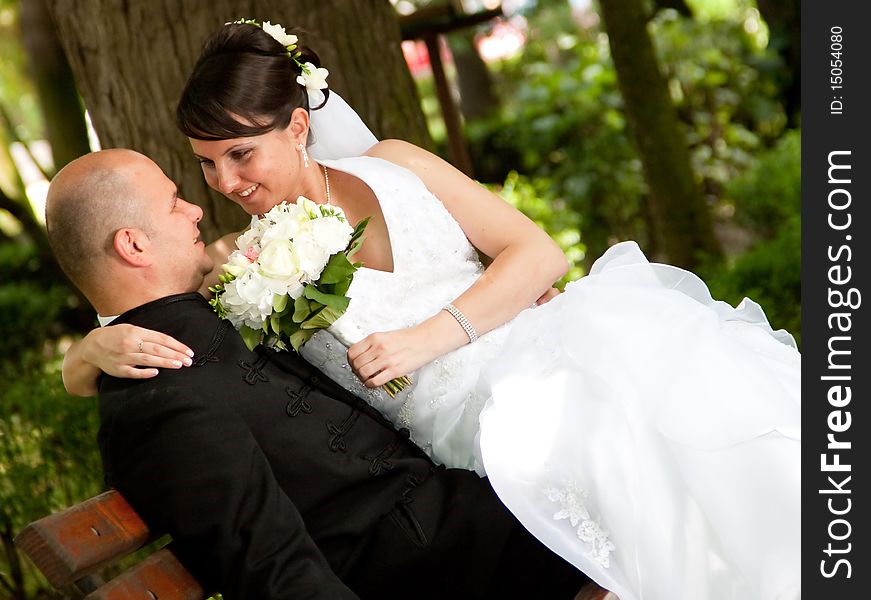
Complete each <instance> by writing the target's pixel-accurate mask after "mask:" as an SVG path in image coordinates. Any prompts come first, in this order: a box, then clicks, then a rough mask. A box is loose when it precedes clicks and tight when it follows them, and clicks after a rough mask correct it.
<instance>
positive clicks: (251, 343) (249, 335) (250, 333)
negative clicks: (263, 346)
mask: <svg viewBox="0 0 871 600" xmlns="http://www.w3.org/2000/svg"><path fill="white" fill-rule="evenodd" d="M239 335H241V336H242V341H243V342H245V345H246V346H248V349H249V350H254V348H256V347H257V345H258V344H260V340H261V332H260V331H259V330H257V329H251V328H250V327H248V326H247V325H242V328H241V329H239Z"/></svg>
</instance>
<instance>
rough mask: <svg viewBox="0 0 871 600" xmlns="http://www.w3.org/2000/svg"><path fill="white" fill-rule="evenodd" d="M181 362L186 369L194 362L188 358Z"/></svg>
mask: <svg viewBox="0 0 871 600" xmlns="http://www.w3.org/2000/svg"><path fill="white" fill-rule="evenodd" d="M182 362H183V363H184V366H186V367H189V366H191V365H192V364H194V361H192V360H191V359H189V358H186V359H184V360H183V361H182Z"/></svg>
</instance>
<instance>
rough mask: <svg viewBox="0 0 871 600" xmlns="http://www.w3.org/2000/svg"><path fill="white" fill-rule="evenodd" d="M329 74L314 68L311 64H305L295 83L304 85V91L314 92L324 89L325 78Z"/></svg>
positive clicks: (321, 69)
mask: <svg viewBox="0 0 871 600" xmlns="http://www.w3.org/2000/svg"><path fill="white" fill-rule="evenodd" d="M329 74H330V72H329V71H327V70H326V69H325V68H323V67H315V66H314V65H313V64H312V63H310V62H307V63H305V64H304V65H303V70H302V73H301V74H300V75H299V76H298V77H297V78H296V82H297V83H298V84H300V85H304V86H305V89H306V90H308V91H310V92H314V91H317V90H322V89H325V88H327V87H329V86H327V77H328V76H329Z"/></svg>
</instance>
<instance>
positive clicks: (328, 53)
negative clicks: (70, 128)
mask: <svg viewBox="0 0 871 600" xmlns="http://www.w3.org/2000/svg"><path fill="white" fill-rule="evenodd" d="M47 3H48V6H49V10H50V11H51V14H52V16H53V18H54V21H55V23H56V24H57V27H58V30H59V31H60V35H61V39H62V42H63V45H64V48H65V49H66V53H67V56H68V58H69V60H70V64H71V65H72V68H73V73H74V74H75V76H76V81H77V83H78V85H79V90H80V92H81V94H82V97H83V98H84V101H85V105H86V106H87V107H88V110H89V111H90V114H91V118H92V121H93V124H94V128H95V129H96V131H97V134H98V135H99V137H100V142H101V144H102V146H103V147H104V148H109V147H127V148H132V149H134V150H137V151H139V152H142V153H144V154H146V155H148V156H149V157H151V158H152V159H153V160H154V161H155V162H156V163H157V164H159V165H160V166H161V167H162V168H163V170H164V171H165V172H166V173H167V175H168V176H169V177H171V178H172V179H174V180H175V181H176V183H177V184H178V186H179V190H180V193H181V194H183V195H184V196H185V197H186V198H187V199H188V200H190V201H192V202H196V203H197V204H199V205H200V206H202V207H203V208H204V209H205V212H206V217H205V218H204V219H203V223H202V227H201V228H202V230H203V233H204V236H205V237H206V238H207V239H213V238H215V237H217V236H218V235H220V234H223V233H226V232H227V231H231V230H233V229H239V228H240V227H243V226H244V225H245V224H246V223H247V219H246V217H245V216H244V215H243V214H242V213H241V212H240V211H239V209H238V208H236V207H235V206H234V205H233V204H232V203H230V202H228V201H227V200H226V199H225V198H223V197H222V196H220V195H219V194H217V193H215V192H212V191H211V190H210V189H209V188H208V187H207V186H206V184H205V181H204V180H203V177H202V173H201V172H200V168H199V165H198V164H197V162H196V161H195V160H194V159H193V158H192V156H191V151H190V147H189V145H188V142H187V140H186V139H185V138H184V137H183V136H182V135H181V134H180V133H179V132H178V131H177V130H176V129H175V125H174V112H175V105H176V102H177V100H178V97H179V96H180V94H181V90H182V88H183V87H184V84H185V82H186V80H187V77H188V75H189V74H190V71H191V69H192V68H193V64H194V62H195V61H196V58H197V56H198V55H199V51H200V49H201V47H202V44H203V42H204V41H205V39H206V37H207V36H208V35H209V34H210V33H211V32H212V31H214V30H215V28H217V27H218V26H220V25H221V24H223V23H224V22H227V21H232V20H235V19H237V18H240V17H246V18H257V19H263V20H268V21H272V22H278V23H281V24H282V25H284V26H286V27H288V28H291V27H293V28H297V29H301V30H302V32H303V33H302V35H301V41H302V43H304V44H306V45H308V46H310V47H312V48H313V49H314V50H315V51H316V52H317V53H318V54H319V55H320V57H321V60H322V62H323V64H324V65H325V66H326V67H327V68H328V69H329V70H330V87H331V88H332V89H334V90H337V91H338V92H339V93H340V94H342V96H343V97H344V98H345V99H346V100H348V103H349V104H351V105H352V106H353V107H354V108H355V109H356V110H357V111H358V112H359V113H360V116H361V117H362V118H363V120H364V121H365V122H366V123H367V124H368V125H369V127H370V128H371V129H372V130H373V132H374V133H375V134H376V135H377V136H378V137H379V138H382V139H383V138H387V137H399V138H403V139H406V140H409V141H411V142H413V143H417V144H419V145H424V146H428V145H429V134H428V133H427V130H426V122H425V119H424V116H423V113H422V111H421V109H420V103H419V100H418V96H417V91H416V88H415V87H414V82H413V80H412V79H411V75H410V73H409V72H408V69H407V68H406V65H405V61H404V59H403V56H402V52H401V49H400V35H399V26H398V24H397V22H396V18H395V14H394V12H393V8H392V7H391V5H390V3H389V2H388V0H358V1H355V2H345V1H342V0H295V1H294V2H292V3H290V2H282V1H281V0H210V1H209V2H204V1H202V0H182V1H177V0H47Z"/></svg>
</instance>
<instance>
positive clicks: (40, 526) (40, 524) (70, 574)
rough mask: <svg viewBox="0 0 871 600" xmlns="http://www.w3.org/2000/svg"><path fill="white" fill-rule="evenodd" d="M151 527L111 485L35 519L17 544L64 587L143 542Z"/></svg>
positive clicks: (47, 575) (17, 539) (139, 546)
mask: <svg viewBox="0 0 871 600" xmlns="http://www.w3.org/2000/svg"><path fill="white" fill-rule="evenodd" d="M150 537H151V536H150V534H149V531H148V527H146V525H145V523H144V522H143V521H142V519H141V518H140V517H139V515H137V514H136V513H135V512H134V510H133V509H132V508H131V507H130V505H129V504H128V503H127V501H126V500H125V499H124V498H123V497H122V496H121V494H119V493H118V492H116V491H114V490H111V491H108V492H105V493H103V494H100V495H99V496H96V497H94V498H91V499H90V500H86V501H84V502H82V503H80V504H77V505H75V506H73V507H71V508H68V509H66V510H64V511H61V512H59V513H55V514H53V515H49V516H47V517H44V518H42V519H40V520H38V521H34V522H33V523H31V524H30V525H28V526H27V527H25V528H24V529H23V530H22V531H21V533H20V534H19V535H18V536H17V537H16V538H15V544H16V545H17V546H18V547H19V548H21V550H22V551H23V552H24V553H25V554H27V556H29V557H30V560H32V561H33V563H34V564H35V565H36V566H37V567H38V568H39V570H40V571H42V573H43V574H44V575H45V576H46V578H47V579H48V581H49V582H50V583H51V584H52V585H53V586H54V587H56V588H62V587H64V586H66V585H69V584H71V583H73V582H75V581H76V580H78V579H81V578H82V577H84V576H85V575H89V574H90V573H93V572H94V571H96V570H97V569H99V568H100V567H102V566H104V565H106V564H109V563H112V562H114V561H116V560H118V559H120V558H122V557H124V556H127V555H128V554H130V553H131V552H133V551H135V550H137V549H139V548H141V547H142V546H143V545H145V544H146V543H147V542H148V540H149V539H150Z"/></svg>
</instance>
